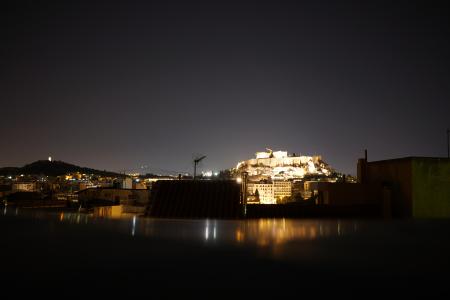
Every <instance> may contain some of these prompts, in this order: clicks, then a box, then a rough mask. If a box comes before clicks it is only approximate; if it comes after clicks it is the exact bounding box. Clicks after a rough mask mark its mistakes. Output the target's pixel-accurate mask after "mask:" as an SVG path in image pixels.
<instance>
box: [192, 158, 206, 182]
mask: <svg viewBox="0 0 450 300" xmlns="http://www.w3.org/2000/svg"><path fill="white" fill-rule="evenodd" d="M205 157H206V155H203V156H201V157H197V158H196V159H194V180H195V177H196V176H197V164H198V163H199V162H200V161H202V160H203V159H204V158H205Z"/></svg>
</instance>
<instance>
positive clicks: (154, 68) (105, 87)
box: [0, 0, 450, 173]
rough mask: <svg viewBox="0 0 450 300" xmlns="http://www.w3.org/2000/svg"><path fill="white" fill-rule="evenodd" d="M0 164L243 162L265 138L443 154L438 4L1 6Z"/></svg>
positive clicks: (448, 42)
mask: <svg viewBox="0 0 450 300" xmlns="http://www.w3.org/2000/svg"><path fill="white" fill-rule="evenodd" d="M2 14H3V16H2V18H1V21H0V22H1V28H2V29H1V31H2V35H1V36H2V40H1V44H0V45H1V52H0V55H1V56H0V64H1V65H0V79H1V81H0V84H1V86H0V99H1V110H0V111H1V114H0V135H1V139H0V141H1V145H0V153H1V155H0V166H21V165H24V164H25V163H29V162H32V161H34V160H37V159H46V158H47V157H48V156H49V155H51V156H53V157H54V159H57V160H64V161H67V162H72V163H75V164H79V165H82V166H90V167H95V168H99V169H108V170H116V171H117V170H121V169H128V170H131V169H134V168H137V167H138V166H140V165H144V164H145V165H150V166H151V167H152V168H154V169H164V170H173V171H191V169H192V162H191V160H192V158H193V156H195V155H197V154H205V155H207V156H208V157H207V158H206V159H205V161H204V162H203V165H202V167H203V168H204V169H213V170H215V169H223V168H227V167H232V166H235V165H236V163H237V162H238V161H239V160H244V159H248V158H250V157H253V155H254V153H255V152H256V151H261V150H264V149H265V148H266V147H269V148H271V149H274V150H287V151H289V152H295V153H301V154H311V155H312V154H321V155H322V156H323V158H324V160H325V161H327V162H328V163H330V164H331V165H332V166H333V167H335V168H336V169H337V170H339V171H343V172H347V173H355V169H356V160H357V158H358V157H361V156H362V155H363V153H364V149H365V148H367V149H368V151H369V160H378V159H387V158H395V157H402V156H446V151H447V148H446V128H447V127H450V68H449V67H450V61H449V53H450V25H449V17H450V13H449V9H448V8H447V7H446V6H445V2H444V1H442V2H439V1H423V2H420V1H392V0H390V1H380V0H377V1H353V2H345V1H237V2H234V3H233V2H232V1H230V0H228V1H204V2H196V1H153V2H152V1H139V2H133V1H123V2H122V3H118V2H112V1H87V2H83V1H72V2H64V1H53V2H46V1H12V4H10V5H8V6H5V7H2Z"/></svg>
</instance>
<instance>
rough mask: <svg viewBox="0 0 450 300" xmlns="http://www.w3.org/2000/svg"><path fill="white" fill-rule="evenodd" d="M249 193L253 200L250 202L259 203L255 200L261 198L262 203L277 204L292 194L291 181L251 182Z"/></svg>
mask: <svg viewBox="0 0 450 300" xmlns="http://www.w3.org/2000/svg"><path fill="white" fill-rule="evenodd" d="M247 190H248V193H249V196H250V197H251V199H252V201H251V202H249V203H257V202H258V201H256V200H253V199H255V198H259V203H261V204H277V202H278V203H280V202H283V201H284V200H285V198H286V197H291V195H292V182H291V181H277V180H276V181H272V182H249V183H248V188H247Z"/></svg>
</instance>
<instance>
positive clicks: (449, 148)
mask: <svg viewBox="0 0 450 300" xmlns="http://www.w3.org/2000/svg"><path fill="white" fill-rule="evenodd" d="M447 158H450V129H448V128H447Z"/></svg>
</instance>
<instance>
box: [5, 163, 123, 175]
mask: <svg viewBox="0 0 450 300" xmlns="http://www.w3.org/2000/svg"><path fill="white" fill-rule="evenodd" d="M74 172H80V173H84V174H95V175H101V176H112V177H118V176H123V175H121V174H118V173H114V172H108V171H100V170H96V169H91V168H85V167H80V166H76V165H73V164H69V163H66V162H63V161H48V160H38V161H36V162H33V163H31V164H28V165H25V166H23V167H21V168H20V167H17V168H15V167H6V168H0V176H1V175H3V176H9V175H12V176H14V175H20V174H25V175H41V174H42V175H47V176H60V175H64V174H67V173H74Z"/></svg>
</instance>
